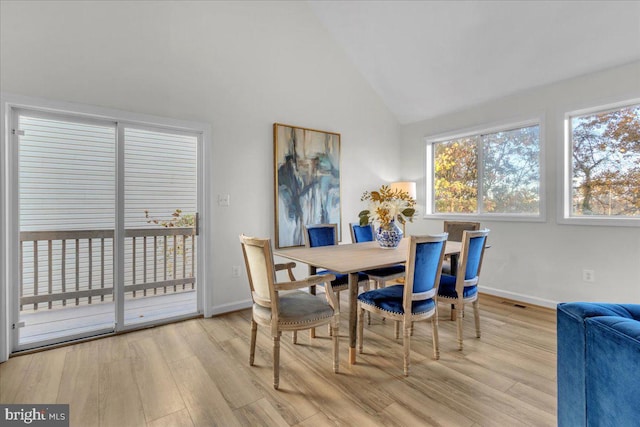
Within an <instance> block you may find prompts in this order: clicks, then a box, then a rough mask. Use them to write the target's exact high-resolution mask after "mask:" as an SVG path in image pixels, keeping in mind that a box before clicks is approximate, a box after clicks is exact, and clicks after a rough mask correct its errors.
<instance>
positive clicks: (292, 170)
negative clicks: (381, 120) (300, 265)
mask: <svg viewBox="0 0 640 427" xmlns="http://www.w3.org/2000/svg"><path fill="white" fill-rule="evenodd" d="M273 140H274V164H275V225H276V239H275V241H276V248H286V247H290V246H303V245H304V235H303V232H304V228H303V227H304V225H308V224H338V233H339V234H340V229H341V221H340V218H341V212H340V134H338V133H332V132H324V131H319V130H313V129H306V128H301V127H296V126H289V125H283V124H279V123H275V124H274V125H273Z"/></svg>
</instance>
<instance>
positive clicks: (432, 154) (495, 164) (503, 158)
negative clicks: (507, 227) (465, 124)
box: [427, 121, 542, 218]
mask: <svg viewBox="0 0 640 427" xmlns="http://www.w3.org/2000/svg"><path fill="white" fill-rule="evenodd" d="M540 158H541V144H540V123H539V122H538V121H536V122H526V123H521V124H517V125H511V126H504V127H500V128H494V129H491V130H487V131H481V132H474V133H469V134H463V135H460V136H454V137H446V136H445V137H440V138H435V139H430V140H427V177H428V178H427V183H428V185H427V192H428V194H427V200H428V202H427V213H428V214H431V215H440V216H451V215H468V216H493V217H496V218H497V217H510V218H512V217H521V218H536V217H537V218H539V217H540V216H541V212H542V209H541V199H542V198H541V161H540Z"/></svg>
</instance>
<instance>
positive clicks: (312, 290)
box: [309, 265, 318, 338]
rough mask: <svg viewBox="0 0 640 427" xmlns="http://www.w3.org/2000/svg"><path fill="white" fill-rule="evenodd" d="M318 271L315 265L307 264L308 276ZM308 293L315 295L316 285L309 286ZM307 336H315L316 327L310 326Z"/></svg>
mask: <svg viewBox="0 0 640 427" xmlns="http://www.w3.org/2000/svg"><path fill="white" fill-rule="evenodd" d="M317 272H318V269H317V267H316V266H315V265H310V266H309V276H313V275H314V274H316V273H317ZM309 293H310V294H311V295H315V294H316V287H315V285H314V286H309ZM309 337H311V338H315V337H316V328H311V330H310V331H309Z"/></svg>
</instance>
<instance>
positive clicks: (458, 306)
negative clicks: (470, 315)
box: [456, 303, 464, 351]
mask: <svg viewBox="0 0 640 427" xmlns="http://www.w3.org/2000/svg"><path fill="white" fill-rule="evenodd" d="M463 310H464V308H463V304H462V303H459V304H456V327H457V329H458V350H460V351H462V321H463V318H462V317H463V315H464V312H463Z"/></svg>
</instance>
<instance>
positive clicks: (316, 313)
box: [253, 291, 334, 325]
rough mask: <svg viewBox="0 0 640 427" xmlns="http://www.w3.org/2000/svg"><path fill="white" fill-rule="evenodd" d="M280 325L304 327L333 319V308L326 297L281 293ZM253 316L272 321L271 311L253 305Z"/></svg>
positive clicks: (291, 292)
mask: <svg viewBox="0 0 640 427" xmlns="http://www.w3.org/2000/svg"><path fill="white" fill-rule="evenodd" d="M279 309H280V315H279V323H280V324H284V325H295V324H300V325H304V324H305V323H313V322H316V321H318V320H322V319H330V318H331V317H333V314H334V311H333V308H331V306H330V305H329V303H328V302H327V300H326V299H325V298H324V296H316V295H311V294H309V293H307V292H303V291H290V292H280V298H279ZM253 315H254V316H255V317H256V320H257V319H261V320H263V323H264V322H269V321H270V320H271V309H270V308H268V307H263V306H261V305H258V304H253Z"/></svg>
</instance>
